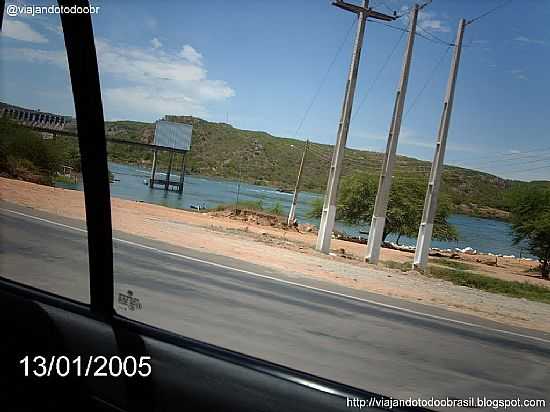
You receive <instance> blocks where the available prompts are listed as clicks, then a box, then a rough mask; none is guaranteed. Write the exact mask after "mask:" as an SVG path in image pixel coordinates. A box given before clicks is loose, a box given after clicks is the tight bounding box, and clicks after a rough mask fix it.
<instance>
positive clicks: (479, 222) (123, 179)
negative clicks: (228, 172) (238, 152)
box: [59, 163, 529, 256]
mask: <svg viewBox="0 0 550 412" xmlns="http://www.w3.org/2000/svg"><path fill="white" fill-rule="evenodd" d="M109 169H110V170H111V172H112V173H113V174H114V177H115V179H117V180H118V181H115V182H114V183H112V184H111V195H112V196H114V197H120V198H124V199H130V200H138V201H143V202H146V203H155V204H159V205H163V206H168V207H171V208H176V209H191V205H201V206H202V205H204V206H206V207H208V208H211V207H215V206H217V205H219V204H223V203H234V202H235V201H236V197H237V190H238V182H235V181H229V180H216V179H212V178H206V177H200V176H186V177H185V186H184V193H183V194H181V195H180V194H178V193H176V192H165V191H164V190H162V189H150V188H149V186H147V185H145V184H144V180H148V178H149V173H150V171H149V170H148V169H143V168H139V167H137V166H129V165H122V164H117V163H109ZM177 179H179V176H177V175H175V174H172V180H177ZM59 186H63V187H71V188H75V189H81V187H79V186H67V185H61V184H60V185H59ZM319 196H320V195H318V194H315V193H308V192H300V195H299V197H298V207H297V209H296V215H297V218H298V221H299V222H300V223H311V224H314V225H316V226H318V224H319V220H317V219H308V218H306V217H305V214H306V213H307V211H308V210H309V208H310V203H311V201H312V200H313V199H315V198H318V197H319ZM246 200H250V201H259V200H261V201H262V204H263V206H264V208H266V209H270V208H272V207H274V206H275V205H276V204H277V203H279V204H280V205H281V206H282V208H283V209H284V211H285V212H286V213H288V210H289V209H290V203H291V201H292V194H290V193H282V192H278V191H277V190H276V189H274V188H270V187H266V186H256V185H251V184H247V183H241V184H240V189H239V201H246ZM449 222H450V223H451V224H453V225H454V226H455V227H456V228H457V230H458V233H459V240H458V241H453V242H440V241H434V242H432V246H435V247H440V248H455V247H459V248H465V247H467V246H469V247H471V248H474V249H477V250H478V251H480V252H492V253H495V254H503V255H515V256H519V255H520V247H519V246H515V245H513V239H512V233H511V227H510V225H509V224H508V223H506V222H501V221H498V220H492V219H480V218H475V217H470V216H464V215H452V216H450V218H449ZM336 230H339V231H341V232H345V233H347V234H349V235H353V236H362V237H366V235H364V234H363V235H361V234H360V233H359V231H365V232H368V225H365V226H356V225H347V224H345V223H342V222H336ZM388 240H391V241H394V240H395V238H392V237H391V236H389V237H388ZM400 243H402V244H406V245H415V243H416V239H412V238H407V237H404V236H402V237H401V239H400ZM522 255H523V256H529V255H528V254H527V253H525V251H523V253H522Z"/></svg>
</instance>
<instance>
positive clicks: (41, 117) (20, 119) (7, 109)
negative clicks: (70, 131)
mask: <svg viewBox="0 0 550 412" xmlns="http://www.w3.org/2000/svg"><path fill="white" fill-rule="evenodd" d="M0 117H5V118H8V119H11V120H13V121H15V122H17V123H19V124H22V125H24V126H29V127H32V128H36V129H40V130H43V131H48V130H50V131H52V132H58V131H62V130H63V129H64V128H65V125H66V124H67V123H69V122H71V120H72V118H71V117H68V116H61V115H59V114H53V113H47V112H41V111H39V110H31V109H26V108H23V107H18V106H12V105H11V104H6V103H1V102H0Z"/></svg>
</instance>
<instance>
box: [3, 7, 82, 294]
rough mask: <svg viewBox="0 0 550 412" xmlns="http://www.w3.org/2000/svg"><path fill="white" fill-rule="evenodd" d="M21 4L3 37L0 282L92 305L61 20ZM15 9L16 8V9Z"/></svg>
mask: <svg viewBox="0 0 550 412" xmlns="http://www.w3.org/2000/svg"><path fill="white" fill-rule="evenodd" d="M33 6H43V4H32V3H25V5H22V3H20V2H17V3H15V2H14V4H12V5H9V4H6V7H12V8H11V9H10V12H9V13H7V12H6V13H5V14H4V21H3V27H2V32H1V34H0V50H1V51H0V52H1V54H2V60H1V63H0V198H1V200H0V276H2V277H4V278H8V279H11V280H14V281H17V282H20V283H23V284H26V285H30V286H34V287H37V288H39V289H42V290H45V291H48V292H53V293H55V294H58V295H60V296H63V297H68V298H71V299H76V300H79V301H81V302H86V303H88V302H89V300H90V296H89V273H88V245H87V235H86V230H85V227H86V225H85V213H84V212H85V211H84V197H83V192H82V179H81V175H80V152H79V147H78V139H77V137H76V119H75V113H74V102H73V95H72V91H71V83H70V77H69V68H68V63H67V55H66V51H65V44H64V39H63V31H62V28H61V21H60V18H59V15H58V14H48V13H47V12H46V13H40V14H38V13H35V15H32V7H33ZM13 7H15V8H13Z"/></svg>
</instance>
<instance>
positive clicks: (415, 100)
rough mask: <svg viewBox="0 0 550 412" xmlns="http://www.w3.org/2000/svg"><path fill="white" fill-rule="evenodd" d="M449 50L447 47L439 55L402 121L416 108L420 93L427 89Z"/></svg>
mask: <svg viewBox="0 0 550 412" xmlns="http://www.w3.org/2000/svg"><path fill="white" fill-rule="evenodd" d="M450 49H451V46H449V47H447V48H446V49H445V51H444V52H443V54H442V55H441V57H440V58H439V60H438V61H437V62H436V64H435V65H434V67H433V69H432V70H431V72H430V75H429V76H428V78H427V79H426V81H425V82H424V85H423V86H422V88H421V89H420V91H419V92H418V94H417V95H416V96H415V97H414V99H413V101H412V102H411V105H410V106H409V108H408V109H407V111H406V112H405V115H404V116H403V119H406V118H407V116H408V114H409V113H410V112H411V111H412V110H413V109H414V107H415V106H416V103H417V102H418V99H419V98H420V96H421V95H422V93H424V91H425V90H426V88H427V87H428V85H429V84H430V83H431V82H432V81H433V79H434V77H435V76H434V75H435V73H436V71H437V70H438V69H439V66H441V63H443V60H444V59H445V56H447V53H448V52H449V50H450Z"/></svg>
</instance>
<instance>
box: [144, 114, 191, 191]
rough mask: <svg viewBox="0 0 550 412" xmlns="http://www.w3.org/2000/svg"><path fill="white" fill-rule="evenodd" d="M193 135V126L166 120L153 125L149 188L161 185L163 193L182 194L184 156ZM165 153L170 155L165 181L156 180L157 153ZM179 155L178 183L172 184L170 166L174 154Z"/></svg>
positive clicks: (189, 146)
mask: <svg viewBox="0 0 550 412" xmlns="http://www.w3.org/2000/svg"><path fill="white" fill-rule="evenodd" d="M192 134H193V126H192V125H190V124H185V123H178V122H171V121H167V120H158V121H157V122H156V123H155V137H154V142H153V144H154V147H155V150H154V152H153V166H152V168H151V178H150V179H149V186H150V188H151V189H154V188H155V184H157V185H161V187H163V188H164V190H165V191H168V190H175V191H177V192H178V193H180V194H181V193H183V184H184V180H185V177H184V174H185V154H186V153H187V152H188V151H189V150H190V148H191V137H192ZM159 150H162V151H167V152H169V153H170V157H169V161H168V170H167V171H166V177H165V179H157V178H156V170H157V162H158V151H159ZM175 153H176V154H177V153H181V155H182V159H181V171H180V177H179V181H174V182H172V181H171V179H170V175H171V174H172V164H173V162H174V154H175Z"/></svg>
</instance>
